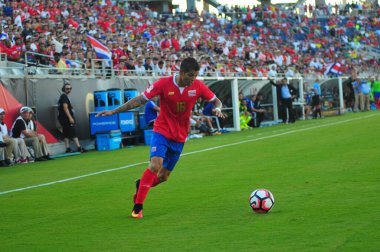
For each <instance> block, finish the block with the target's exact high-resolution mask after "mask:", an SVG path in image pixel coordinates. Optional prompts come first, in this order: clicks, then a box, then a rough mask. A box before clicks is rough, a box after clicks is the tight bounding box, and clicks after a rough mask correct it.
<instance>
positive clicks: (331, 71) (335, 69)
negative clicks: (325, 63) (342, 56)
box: [325, 62, 342, 76]
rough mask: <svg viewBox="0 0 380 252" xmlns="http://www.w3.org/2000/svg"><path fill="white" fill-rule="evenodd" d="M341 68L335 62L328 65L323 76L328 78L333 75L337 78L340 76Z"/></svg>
mask: <svg viewBox="0 0 380 252" xmlns="http://www.w3.org/2000/svg"><path fill="white" fill-rule="evenodd" d="M341 69H342V66H341V64H340V63H339V62H335V63H334V64H332V65H330V66H329V67H328V68H327V70H326V72H325V75H326V76H329V75H334V76H337V75H341V74H342V71H341Z"/></svg>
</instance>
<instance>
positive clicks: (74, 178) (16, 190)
mask: <svg viewBox="0 0 380 252" xmlns="http://www.w3.org/2000/svg"><path fill="white" fill-rule="evenodd" d="M378 115H380V114H372V115H367V116H362V117H358V118H353V119H348V120H343V121H337V122H333V123H327V124H322V125H317V126H313V127H308V128H303V129H298V130H290V131H287V132H284V133H279V134H275V135H270V136H264V137H259V138H255V139H249V140H244V141H239V142H235V143H230V144H224V145H220V146H216V147H211V148H206V149H202V150H198V151H192V152H188V153H183V154H182V155H181V156H187V155H193V154H197V153H201V152H206V151H211V150H216V149H221V148H225V147H230V146H234V145H239V144H244V143H249V142H255V141H260V140H264V139H268V138H274V137H279V136H284V135H288V134H292V133H297V132H302V131H308V130H312V129H318V128H323V127H328V126H333V125H337V124H342V123H347V122H351V121H357V120H361V119H365V118H369V117H373V116H378ZM147 163H148V161H146V162H140V163H135V164H130V165H125V166H121V167H117V168H112V169H107V170H103V171H98V172H93V173H88V174H84V175H80V176H76V177H72V178H66V179H61V180H56V181H51V182H47V183H43V184H38V185H33V186H27V187H21V188H17V189H12V190H8V191H3V192H0V195H4V194H8V193H13V192H19V191H25V190H29V189H33V188H38V187H43V186H49V185H54V184H58V183H65V182H67V181H71V180H77V179H81V178H86V177H90V176H94V175H98V174H102V173H107V172H113V171H118V170H123V169H127V168H130V167H134V166H138V165H143V164H147Z"/></svg>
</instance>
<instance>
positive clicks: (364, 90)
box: [359, 79, 371, 111]
mask: <svg viewBox="0 0 380 252" xmlns="http://www.w3.org/2000/svg"><path fill="white" fill-rule="evenodd" d="M370 83H371V81H370V80H367V79H362V80H361V82H360V86H359V89H360V91H361V94H362V95H361V99H360V109H361V110H362V111H369V105H370V104H369V103H370V102H369V100H370V93H371V84H370Z"/></svg>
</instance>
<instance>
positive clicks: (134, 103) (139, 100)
mask: <svg viewBox="0 0 380 252" xmlns="http://www.w3.org/2000/svg"><path fill="white" fill-rule="evenodd" d="M145 103H147V100H146V99H145V97H144V96H142V95H139V96H137V97H135V98H132V99H131V100H129V101H127V102H126V103H124V104H123V105H121V106H120V107H117V108H115V109H113V110H104V111H101V112H99V113H98V114H96V116H109V115H113V114H115V113H119V112H124V111H128V110H131V109H134V108H137V107H140V106H142V105H144V104H145Z"/></svg>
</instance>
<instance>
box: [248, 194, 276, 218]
mask: <svg viewBox="0 0 380 252" xmlns="http://www.w3.org/2000/svg"><path fill="white" fill-rule="evenodd" d="M249 205H250V206H251V207H252V210H253V211H255V212H257V213H268V212H269V211H270V210H271V209H272V208H273V205H274V197H273V194H272V193H271V192H270V191H269V190H267V189H263V188H261V189H257V190H255V191H253V193H251V195H250V196H249Z"/></svg>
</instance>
